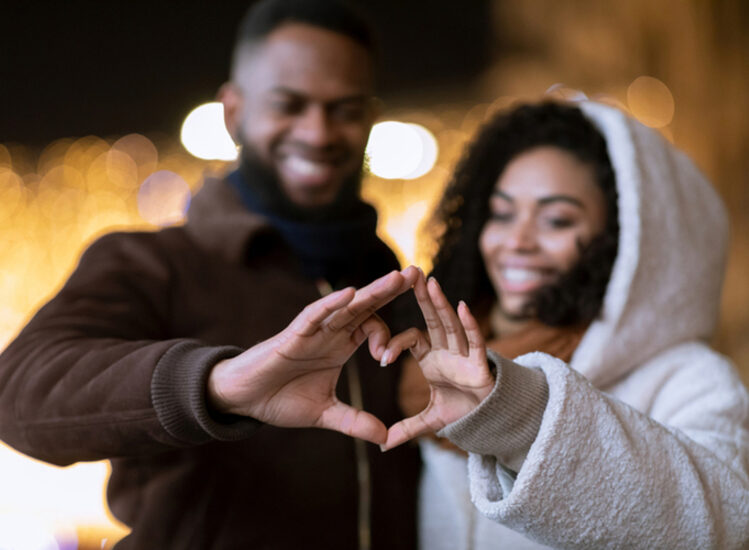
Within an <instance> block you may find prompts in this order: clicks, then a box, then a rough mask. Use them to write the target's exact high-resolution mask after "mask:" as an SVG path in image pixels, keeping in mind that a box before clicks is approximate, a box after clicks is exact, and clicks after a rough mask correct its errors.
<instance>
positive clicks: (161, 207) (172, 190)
mask: <svg viewBox="0 0 749 550" xmlns="http://www.w3.org/2000/svg"><path fill="white" fill-rule="evenodd" d="M190 198H191V194H190V186H189V185H187V182H186V181H185V180H184V179H182V177H181V176H180V175H179V174H175V173H174V172H170V171H169V170H159V171H158V172H154V173H153V174H151V175H150V176H148V178H146V180H145V181H144V182H143V184H142V185H141V186H140V189H139V190H138V212H139V213H140V215H141V217H142V218H143V219H144V220H146V221H147V222H149V223H152V224H154V225H160V226H165V225H173V224H175V223H179V222H180V221H182V219H183V218H184V217H185V213H186V212H187V207H188V205H189V204H190Z"/></svg>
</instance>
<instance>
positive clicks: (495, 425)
mask: <svg viewBox="0 0 749 550" xmlns="http://www.w3.org/2000/svg"><path fill="white" fill-rule="evenodd" d="M489 356H490V360H491V361H493V362H494V364H495V365H496V367H497V374H496V378H497V380H496V382H495V384H494V389H493V390H492V392H491V393H490V394H489V395H488V396H487V397H486V399H484V400H483V401H482V402H481V403H480V404H479V405H478V407H476V408H475V409H474V410H473V411H471V412H470V413H468V414H467V415H465V416H464V417H462V418H460V419H458V420H456V421H455V422H453V423H452V424H448V425H447V426H445V427H444V428H443V429H442V430H440V431H439V432H438V434H437V435H439V436H441V437H447V438H448V439H450V441H452V442H453V443H455V444H456V445H457V446H458V447H460V448H461V449H464V450H466V451H469V452H472V453H478V454H482V455H492V456H495V457H497V460H498V461H499V462H500V463H501V464H503V465H504V466H506V467H508V468H509V469H511V470H513V471H515V472H518V471H519V470H520V467H521V466H522V464H523V462H524V461H525V457H526V456H527V455H528V450H529V449H530V446H531V445H532V444H533V441H535V439H536V436H537V435H538V430H539V428H540V426H541V420H542V418H543V415H544V410H545V409H546V403H547V401H548V399H549V386H548V384H547V382H546V376H545V375H544V373H543V371H541V370H540V369H529V368H526V367H522V366H520V365H518V364H517V363H513V362H512V361H510V360H508V359H505V358H503V357H500V356H499V355H497V354H495V353H493V352H491V350H489Z"/></svg>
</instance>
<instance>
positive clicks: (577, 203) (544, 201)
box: [538, 195, 585, 210]
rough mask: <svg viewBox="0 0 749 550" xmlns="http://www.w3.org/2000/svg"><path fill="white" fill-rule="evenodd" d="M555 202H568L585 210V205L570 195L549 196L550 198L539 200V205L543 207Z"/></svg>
mask: <svg viewBox="0 0 749 550" xmlns="http://www.w3.org/2000/svg"><path fill="white" fill-rule="evenodd" d="M554 202H566V203H569V204H572V205H574V206H577V207H578V208H582V209H583V210H585V205H584V204H583V203H582V201H581V200H580V199H577V198H575V197H571V196H569V195H549V196H548V197H541V198H540V199H538V204H540V205H541V206H546V205H547V204H550V203H554Z"/></svg>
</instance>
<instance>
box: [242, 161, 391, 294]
mask: <svg viewBox="0 0 749 550" xmlns="http://www.w3.org/2000/svg"><path fill="white" fill-rule="evenodd" d="M227 181H228V183H229V184H230V185H231V186H232V187H233V188H234V189H236V190H237V192H238V193H239V196H240V198H241V200H242V203H243V204H244V206H245V207H246V208H247V209H248V210H250V211H252V212H255V213H257V214H260V215H261V216H263V217H264V218H266V219H267V220H268V222H269V223H270V225H271V226H273V227H274V228H275V229H276V230H277V231H278V232H279V233H280V234H281V237H282V238H283V240H284V242H286V244H287V245H288V246H289V247H290V248H291V249H292V250H293V251H294V254H295V256H296V257H297V258H298V259H299V261H300V264H301V268H302V271H303V272H304V274H305V275H306V276H307V277H309V278H312V279H319V278H324V279H326V280H327V281H328V282H329V283H330V284H331V285H332V286H338V285H340V284H344V283H348V282H349V281H348V279H349V278H350V277H348V276H347V275H350V274H352V273H357V272H366V268H363V264H364V263H365V262H366V260H367V258H366V256H367V254H368V253H370V252H371V251H372V249H373V247H374V246H377V245H378V244H379V242H377V241H378V239H377V237H376V235H375V230H376V228H377V213H376V212H375V209H374V208H372V206H370V205H368V204H367V203H365V202H363V201H362V200H361V199H360V198H359V196H358V192H359V184H358V180H356V179H354V180H352V181H347V182H345V183H344V185H343V188H342V190H341V192H340V193H339V196H338V197H337V198H336V200H335V201H334V202H333V203H332V204H331V205H326V206H324V207H321V208H310V209H303V208H300V207H299V206H297V205H295V204H293V203H292V202H291V201H290V200H289V199H288V198H286V196H285V195H284V194H283V192H282V191H281V190H280V188H279V185H278V183H277V181H276V179H275V177H274V176H273V174H271V173H270V172H269V171H268V170H267V169H265V168H264V167H262V166H260V165H259V164H258V163H257V162H254V161H251V160H248V159H246V158H243V160H242V163H241V165H240V167H239V170H236V171H234V172H232V173H230V174H229V175H228V176H227ZM362 274H363V275H364V276H365V277H371V276H372V275H371V274H369V273H362Z"/></svg>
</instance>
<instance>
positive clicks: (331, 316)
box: [208, 267, 420, 443]
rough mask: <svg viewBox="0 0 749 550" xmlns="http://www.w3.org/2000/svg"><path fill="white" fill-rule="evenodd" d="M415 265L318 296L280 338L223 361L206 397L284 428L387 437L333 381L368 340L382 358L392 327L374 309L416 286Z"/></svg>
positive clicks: (374, 438) (220, 408)
mask: <svg viewBox="0 0 749 550" xmlns="http://www.w3.org/2000/svg"><path fill="white" fill-rule="evenodd" d="M419 276H420V274H419V271H418V270H417V269H416V268H414V267H409V268H406V269H405V270H403V271H401V272H398V271H394V272H392V273H390V274H388V275H385V276H384V277H381V278H380V279H377V280H376V281H374V282H373V283H371V284H369V285H367V286H366V287H364V288H362V289H360V290H358V291H355V290H354V289H353V288H346V289H343V290H339V291H337V292H334V293H332V294H329V295H328V296H326V297H324V298H321V299H320V300H317V301H316V302H313V303H312V304H310V305H308V306H307V307H306V308H304V310H303V311H302V312H301V313H300V314H299V315H298V316H297V317H296V318H295V319H294V320H293V321H292V322H291V324H290V325H289V326H288V327H287V328H286V329H284V330H283V331H282V332H281V333H279V334H277V335H276V336H274V337H272V338H270V339H268V340H266V341H264V342H261V343H259V344H257V345H255V346H253V347H252V348H250V349H248V350H247V351H245V352H244V353H242V354H241V355H238V356H237V357H234V358H232V359H227V360H224V361H221V362H220V363H218V364H217V365H216V366H215V367H214V368H213V370H212V371H211V374H210V377H209V379H208V399H209V402H210V403H211V405H212V406H213V407H214V408H215V409H216V410H218V411H220V412H224V413H231V414H238V415H243V416H250V417H252V418H255V419H257V420H260V421H262V422H266V423H268V424H272V425H274V426H282V427H318V428H327V429H331V430H336V431H339V432H342V433H345V434H347V435H351V436H354V437H359V438H361V439H366V440H367V441H372V442H374V443H383V442H384V441H385V439H386V437H387V428H386V427H385V425H384V424H383V423H382V422H381V421H380V420H379V419H378V418H376V417H375V416H373V415H372V414H370V413H368V412H365V411H360V410H357V409H355V408H353V407H351V406H349V405H346V404H344V403H341V402H340V401H339V400H338V399H337V397H336V395H335V387H336V383H337V381H338V377H339V375H340V373H341V368H342V367H343V365H344V363H345V362H346V361H347V360H348V359H349V357H351V355H352V354H353V353H354V351H356V349H357V348H358V347H359V346H360V345H361V344H362V342H364V340H367V339H368V340H369V350H370V353H371V354H372V355H373V356H375V357H380V356H381V355H382V353H383V351H384V350H385V346H386V345H387V342H388V341H389V339H390V331H389V330H388V328H387V326H386V325H385V323H384V322H383V321H382V320H381V319H380V318H379V317H378V316H377V315H376V313H375V312H376V311H377V310H378V309H380V308H381V307H382V306H384V305H385V304H387V303H388V302H390V301H391V300H392V299H394V298H395V297H396V296H398V295H400V294H402V293H403V292H405V291H407V290H408V289H410V288H411V287H412V286H413V284H414V283H415V282H416V280H417V278H418V277H419Z"/></svg>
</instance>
